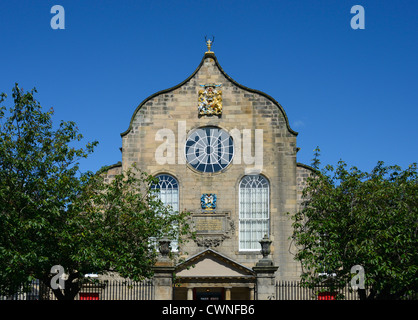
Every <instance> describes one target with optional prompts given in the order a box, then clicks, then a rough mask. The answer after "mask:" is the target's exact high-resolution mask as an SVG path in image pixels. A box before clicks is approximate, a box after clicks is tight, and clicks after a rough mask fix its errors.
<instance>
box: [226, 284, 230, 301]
mask: <svg viewBox="0 0 418 320" xmlns="http://www.w3.org/2000/svg"><path fill="white" fill-rule="evenodd" d="M225 300H231V287H225Z"/></svg>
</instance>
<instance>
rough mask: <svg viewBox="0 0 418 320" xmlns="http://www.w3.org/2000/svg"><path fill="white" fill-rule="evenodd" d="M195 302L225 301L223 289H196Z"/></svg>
mask: <svg viewBox="0 0 418 320" xmlns="http://www.w3.org/2000/svg"><path fill="white" fill-rule="evenodd" d="M193 291H194V292H193V293H194V300H204V301H216V300H224V299H225V298H224V290H223V288H195V289H194V290H193Z"/></svg>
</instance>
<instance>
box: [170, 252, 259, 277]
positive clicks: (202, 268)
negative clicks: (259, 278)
mask: <svg viewBox="0 0 418 320" xmlns="http://www.w3.org/2000/svg"><path fill="white" fill-rule="evenodd" d="M176 276H177V277H181V278H196V277H198V278H199V277H204V278H208V277H220V278H239V277H252V276H254V272H253V271H252V270H251V269H250V268H248V267H246V266H243V265H241V264H239V263H237V262H235V261H233V260H232V259H230V258H228V257H226V256H224V255H222V254H220V253H218V252H216V251H214V250H212V249H207V250H205V251H202V252H200V253H199V254H197V255H195V256H193V257H191V258H189V259H188V260H186V261H185V262H183V263H181V264H179V265H178V266H177V268H176Z"/></svg>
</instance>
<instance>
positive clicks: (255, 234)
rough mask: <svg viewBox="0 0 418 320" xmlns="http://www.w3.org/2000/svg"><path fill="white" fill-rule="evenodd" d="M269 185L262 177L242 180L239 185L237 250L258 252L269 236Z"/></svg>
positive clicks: (252, 176) (255, 176)
mask: <svg viewBox="0 0 418 320" xmlns="http://www.w3.org/2000/svg"><path fill="white" fill-rule="evenodd" d="M269 211H270V210H269V183H268V181H267V179H266V178H265V177H263V176H262V175H250V176H245V177H244V178H242V180H241V182H240V185H239V250H242V251H243V250H245V251H252V250H254V251H255V250H260V249H261V247H260V243H259V241H260V240H261V239H262V238H263V237H264V235H266V234H267V235H269V219H270V214H269Z"/></svg>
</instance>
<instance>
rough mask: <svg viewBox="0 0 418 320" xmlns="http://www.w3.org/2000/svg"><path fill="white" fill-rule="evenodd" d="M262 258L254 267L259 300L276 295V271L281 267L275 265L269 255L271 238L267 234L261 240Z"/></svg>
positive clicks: (272, 297)
mask: <svg viewBox="0 0 418 320" xmlns="http://www.w3.org/2000/svg"><path fill="white" fill-rule="evenodd" d="M260 244H261V254H262V255H263V258H261V259H260V260H259V261H258V262H257V263H256V265H255V267H253V270H254V272H255V273H256V277H257V297H256V299H257V300H269V299H274V298H275V297H276V281H275V279H276V278H275V275H274V273H275V272H276V270H277V269H278V268H279V267H276V266H274V264H273V261H272V260H271V259H270V258H269V257H268V256H269V254H270V245H271V240H270V239H269V238H267V235H266V236H264V238H263V239H262V240H260Z"/></svg>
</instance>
